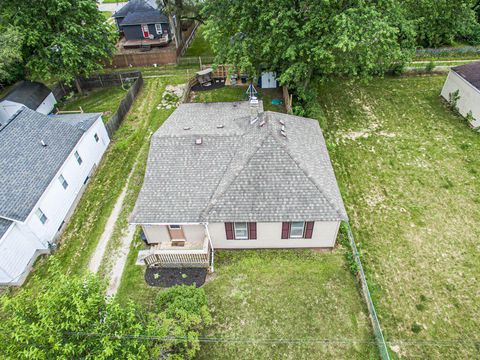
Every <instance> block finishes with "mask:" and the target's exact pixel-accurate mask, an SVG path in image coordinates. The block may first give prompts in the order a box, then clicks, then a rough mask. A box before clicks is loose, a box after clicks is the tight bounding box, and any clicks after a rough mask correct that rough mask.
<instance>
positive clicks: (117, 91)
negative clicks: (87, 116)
mask: <svg viewBox="0 0 480 360" xmlns="http://www.w3.org/2000/svg"><path fill="white" fill-rule="evenodd" d="M127 92H128V90H124V89H122V87H121V86H116V87H109V88H104V89H95V90H92V91H88V92H85V93H84V94H82V95H78V94H76V95H74V97H72V98H71V99H68V100H66V101H64V102H63V103H60V104H58V106H57V108H58V109H59V110H61V111H73V110H79V109H80V108H82V109H83V111H84V112H101V113H105V114H104V116H103V121H105V122H107V121H108V119H110V117H111V116H112V115H113V114H114V113H115V111H117V108H118V106H119V105H120V102H121V101H122V99H123V98H124V97H125V96H126V95H127Z"/></svg>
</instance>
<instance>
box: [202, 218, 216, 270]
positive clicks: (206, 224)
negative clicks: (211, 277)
mask: <svg viewBox="0 0 480 360" xmlns="http://www.w3.org/2000/svg"><path fill="white" fill-rule="evenodd" d="M203 226H205V231H206V232H207V237H208V243H209V244H210V248H211V249H212V260H211V261H210V267H211V269H212V272H215V268H214V267H213V264H214V262H215V261H214V260H215V249H214V248H213V244H212V238H211V237H210V231H208V223H203Z"/></svg>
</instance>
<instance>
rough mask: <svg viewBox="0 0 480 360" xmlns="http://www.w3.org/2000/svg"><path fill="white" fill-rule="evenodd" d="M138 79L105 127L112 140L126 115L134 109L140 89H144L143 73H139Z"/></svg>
mask: <svg viewBox="0 0 480 360" xmlns="http://www.w3.org/2000/svg"><path fill="white" fill-rule="evenodd" d="M137 73H138V77H137V78H136V80H135V82H134V83H133V85H132V86H131V87H130V89H129V90H128V93H127V95H126V96H125V97H124V98H123V100H122V102H121V103H120V105H119V106H118V109H117V111H115V114H113V116H112V117H111V118H110V120H108V122H107V123H106V125H105V127H106V128H107V132H108V136H109V137H110V138H112V136H113V134H114V133H115V131H117V129H118V128H119V126H120V124H121V123H122V121H123V119H124V118H125V115H127V113H128V110H130V108H131V107H132V104H133V102H134V101H135V98H136V97H137V95H138V92H139V91H140V89H141V88H142V87H143V77H142V73H141V72H137ZM119 75H120V78H122V74H119Z"/></svg>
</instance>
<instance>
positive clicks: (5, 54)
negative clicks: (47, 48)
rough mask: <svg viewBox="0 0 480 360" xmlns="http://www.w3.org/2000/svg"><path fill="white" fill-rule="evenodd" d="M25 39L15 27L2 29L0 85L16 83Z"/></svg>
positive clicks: (0, 35) (0, 36) (0, 39)
mask: <svg viewBox="0 0 480 360" xmlns="http://www.w3.org/2000/svg"><path fill="white" fill-rule="evenodd" d="M22 40H23V37H22V35H21V33H20V31H18V29H16V28H14V27H13V26H5V27H0V83H9V82H11V81H14V80H15V79H16V77H17V75H18V67H19V66H18V65H19V64H20V63H21V61H22Z"/></svg>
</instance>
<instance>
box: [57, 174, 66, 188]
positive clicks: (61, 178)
mask: <svg viewBox="0 0 480 360" xmlns="http://www.w3.org/2000/svg"><path fill="white" fill-rule="evenodd" d="M58 181H60V184H61V185H62V187H63V188H64V189H65V190H67V188H68V181H67V180H66V179H65V177H64V176H63V175H62V174H60V176H59V177H58Z"/></svg>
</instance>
